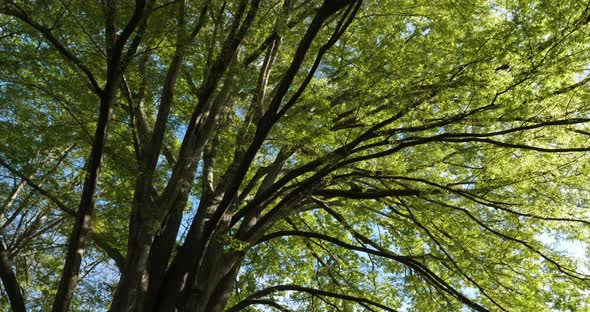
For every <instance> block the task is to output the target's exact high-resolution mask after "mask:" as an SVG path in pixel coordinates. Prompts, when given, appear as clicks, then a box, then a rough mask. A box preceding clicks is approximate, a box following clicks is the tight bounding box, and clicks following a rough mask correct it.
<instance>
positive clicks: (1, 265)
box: [0, 240, 27, 312]
mask: <svg viewBox="0 0 590 312" xmlns="http://www.w3.org/2000/svg"><path fill="white" fill-rule="evenodd" d="M0 278H1V279H2V284H3V285H4V290H6V293H7V294H8V301H10V307H11V308H12V311H14V312H26V311H27V309H26V307H25V300H24V299H23V295H22V293H21V291H20V286H19V285H18V281H17V280H16V275H15V274H14V271H13V270H12V265H11V264H10V260H9V259H8V252H7V251H6V246H5V245H4V240H0Z"/></svg>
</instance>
